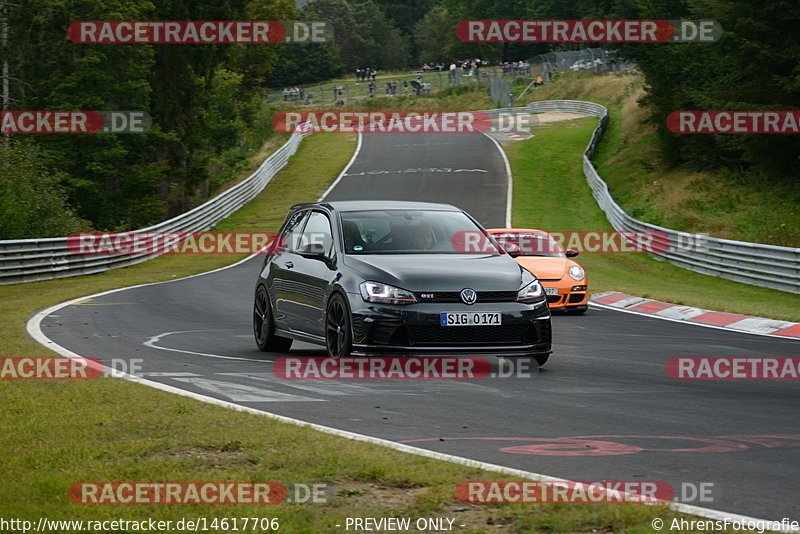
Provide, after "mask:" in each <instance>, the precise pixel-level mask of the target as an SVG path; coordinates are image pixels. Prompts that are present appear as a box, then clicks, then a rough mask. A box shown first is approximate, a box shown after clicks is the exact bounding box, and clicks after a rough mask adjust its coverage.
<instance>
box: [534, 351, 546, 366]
mask: <svg viewBox="0 0 800 534" xmlns="http://www.w3.org/2000/svg"><path fill="white" fill-rule="evenodd" d="M533 359H534V360H536V363H538V364H539V367H541V366H543V365H544V364H546V363H547V360H549V359H550V355H549V354H534V355H533Z"/></svg>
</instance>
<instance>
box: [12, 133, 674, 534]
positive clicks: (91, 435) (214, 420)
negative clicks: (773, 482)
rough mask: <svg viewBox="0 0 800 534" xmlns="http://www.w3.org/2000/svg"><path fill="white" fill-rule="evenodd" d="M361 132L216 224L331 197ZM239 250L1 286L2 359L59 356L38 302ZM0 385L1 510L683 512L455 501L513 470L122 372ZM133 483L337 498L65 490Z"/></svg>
mask: <svg viewBox="0 0 800 534" xmlns="http://www.w3.org/2000/svg"><path fill="white" fill-rule="evenodd" d="M589 127H590V125H589V124H588V123H587V124H585V125H582V126H580V127H579V128H578V129H576V130H575V131H576V132H578V131H580V132H583V133H585V131H588V128H589ZM565 131H568V129H566V128H565ZM579 135H582V133H579ZM579 135H578V136H579ZM578 136H573V137H572V140H576V139H577V138H578ZM536 139H540V137H537V138H536ZM354 141H355V140H354V138H352V137H348V136H345V135H315V136H311V137H308V138H306V139H305V140H304V141H303V143H302V145H301V147H300V150H299V151H298V153H297V155H296V156H295V157H294V158H293V159H292V160H291V161H290V163H289V165H288V166H287V167H286V168H285V169H284V170H283V171H281V172H280V173H279V174H278V175H277V176H276V177H275V178H274V179H273V181H272V182H271V183H270V184H269V185H268V186H267V188H266V189H265V191H264V192H263V193H262V194H261V195H259V196H258V197H257V198H256V199H255V200H253V201H252V202H251V203H249V204H248V205H247V206H245V207H244V208H242V209H241V210H239V211H237V212H236V213H235V214H233V215H232V216H231V217H229V218H228V219H226V220H225V221H223V222H222V223H220V224H219V225H217V227H216V228H215V230H267V231H269V230H275V229H277V227H278V225H279V224H280V222H281V221H282V219H283V217H284V214H285V213H286V210H287V209H288V207H289V206H290V205H291V204H294V203H296V202H301V201H309V200H314V199H316V198H317V197H318V196H319V194H320V193H321V192H322V191H323V190H324V189H325V188H326V186H327V185H328V184H329V183H330V182H331V180H333V178H334V177H335V176H336V175H337V174H338V172H339V171H340V170H341V169H342V168H343V166H344V165H345V164H346V162H347V161H348V159H349V158H350V156H351V154H352V152H353V149H354ZM566 141H569V139H567V140H566ZM565 156H568V154H567V153H565ZM522 190H523V188H522V184H520V191H522ZM578 190H579V189H577V186H576V191H578ZM237 259H239V258H238V257H233V256H203V255H199V256H198V255H190V256H164V257H161V258H157V259H154V260H150V261H148V262H145V263H143V264H139V265H136V266H133V267H128V268H124V269H117V270H113V271H109V272H106V273H103V274H99V275H92V276H83V277H79V278H72V279H65V280H51V281H45V282H37V283H30V284H21V285H13V286H2V287H0V328H1V329H2V332H3V337H2V340H1V341H0V356H3V357H6V356H48V355H52V353H51V352H50V351H48V350H47V349H45V348H44V347H42V346H40V345H38V344H37V343H35V342H34V341H33V340H31V339H30V338H28V337H27V335H26V333H25V330H24V324H25V322H26V320H27V319H28V318H29V317H30V316H31V314H32V313H34V311H36V310H37V309H41V308H43V307H46V306H49V305H52V304H54V303H57V302H62V301H64V300H67V299H70V298H75V297H79V296H83V295H86V294H90V293H94V292H98V291H103V290H107V289H112V288H117V287H123V286H128V285H133V284H141V283H147V282H154V281H160V280H169V279H172V278H177V277H181V276H186V275H189V274H193V273H197V272H202V271H206V270H209V269H213V268H216V267H220V266H222V265H225V264H228V263H231V262H233V261H235V260H237ZM0 391H2V393H0V402H2V404H3V410H2V411H0V428H2V429H3V432H2V433H0V447H2V449H3V450H4V451H5V453H4V454H3V455H2V458H0V465H2V473H3V475H4V479H5V484H3V486H2V488H0V510H2V511H3V517H4V518H5V519H8V518H11V517H13V518H22V519H27V520H32V521H36V520H37V519H38V518H39V517H47V518H49V519H84V520H89V519H90V520H110V519H117V518H125V519H138V520H141V519H145V518H148V517H153V518H157V519H160V520H173V521H175V520H178V519H180V518H184V517H185V518H197V517H207V518H214V517H218V518H222V517H246V516H247V517H251V516H253V515H257V516H259V517H278V518H279V519H280V523H281V528H280V531H281V532H288V533H292V534H295V533H306V532H308V533H322V532H341V531H342V529H341V528H336V527H335V526H334V525H335V524H336V523H339V524H341V523H342V521H344V519H345V518H346V517H386V516H409V517H419V516H434V515H436V516H445V517H456V518H457V519H458V520H459V524H460V523H464V524H466V525H467V527H466V528H463V529H459V531H460V532H464V533H465V534H469V533H476V534H477V533H482V532H514V533H516V532H559V533H560V532H564V533H570V532H595V531H598V530H601V531H603V532H628V533H639V532H641V533H645V532H648V533H649V532H652V530H651V528H650V521H651V518H652V517H654V516H659V517H661V518H662V519H664V520H665V521H670V520H671V519H672V518H673V517H680V514H675V513H673V512H672V511H670V510H667V509H666V507H664V506H656V507H646V506H641V505H633V504H625V505H619V504H617V505H597V504H595V505H577V504H575V505H530V506H523V505H519V506H499V505H483V506H481V505H467V504H463V503H461V502H459V501H457V500H456V499H455V495H454V493H455V486H456V484H458V483H459V482H461V481H464V480H470V479H475V480H479V479H488V480H497V479H500V478H507V477H503V476H502V475H497V474H494V473H488V472H483V471H478V470H475V469H470V468H466V467H461V466H458V465H454V464H449V463H445V462H439V461H433V460H428V459H424V458H420V457H416V456H410V455H405V454H402V453H399V452H395V451H392V450H387V449H385V448H382V447H377V446H373V445H368V444H364V443H358V442H352V441H348V440H344V439H341V438H336V437H333V436H329V435H325V434H322V433H319V432H315V431H312V430H309V429H307V428H302V427H297V426H293V425H287V424H283V423H278V422H276V421H274V420H270V419H267V418H264V417H260V416H257V415H252V414H246V413H241V412H235V411H231V410H226V409H223V408H220V407H215V406H210V405H206V404H204V403H201V402H199V401H195V400H192V399H188V398H185V397H180V396H176V395H171V394H168V393H165V392H162V391H158V390H154V389H150V388H145V387H144V386H141V385H137V384H133V383H130V382H124V381H121V380H114V379H99V380H87V381H70V382H55V381H54V382H47V381H6V382H4V383H3V384H2V389H1V390H0ZM126 480H127V481H279V482H306V483H325V484H328V485H329V486H330V489H331V494H332V495H333V498H332V500H330V501H329V502H328V503H326V504H316V505H275V506H274V507H266V508H264V507H259V508H257V509H254V508H253V507H252V506H244V505H242V506H191V505H185V506H175V505H172V506H167V505H136V506H124V505H119V506H111V505H97V506H88V505H80V504H75V503H73V502H71V501H70V500H69V499H68V497H67V490H68V489H69V487H70V486H71V485H72V484H74V483H76V482H81V481H94V482H101V481H126ZM254 510H255V511H254ZM212 531H213V530H212Z"/></svg>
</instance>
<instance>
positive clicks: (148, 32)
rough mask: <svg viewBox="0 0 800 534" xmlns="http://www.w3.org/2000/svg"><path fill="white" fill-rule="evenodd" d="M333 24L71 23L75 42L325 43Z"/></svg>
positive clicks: (272, 21) (214, 22)
mask: <svg viewBox="0 0 800 534" xmlns="http://www.w3.org/2000/svg"><path fill="white" fill-rule="evenodd" d="M331 29H332V27H331V25H330V24H327V23H325V22H322V21H292V22H279V21H275V20H238V21H230V20H169V21H168V20H160V21H155V20H87V21H77V22H73V23H72V24H70V25H69V28H68V29H67V38H69V40H70V41H72V42H73V43H76V44H233V43H238V44H266V43H282V42H283V43H324V42H326V41H329V40H330V39H331V38H332V30H331Z"/></svg>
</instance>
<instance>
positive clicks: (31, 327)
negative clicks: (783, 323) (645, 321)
mask: <svg viewBox="0 0 800 534" xmlns="http://www.w3.org/2000/svg"><path fill="white" fill-rule="evenodd" d="M495 144H497V142H496V141H495ZM498 147H499V144H498ZM360 148H361V137H360V135H359V144H358V147H357V148H356V153H355V154H354V155H353V158H352V159H351V161H350V163H348V165H347V167H345V168H344V169H343V171H342V173H341V174H344V172H345V171H346V170H347V169H348V168H349V166H350V164H352V162H353V161H354V160H355V157H356V155H357V154H358V152H359V150H360ZM499 148H500V150H501V153H502V154H503V158H504V159H505V161H506V164H508V158H506V155H505V152H503V151H502V147H499ZM508 173H509V174H508V177H509V194H510V192H511V187H512V185H511V184H512V181H511V174H510V173H511V171H510V167H509V169H508ZM340 176H341V175H340ZM338 180H339V178H337V181H338ZM333 185H335V184H332V185H331V187H329V188H328V190H331V189H333ZM328 192H329V191H326V192H325V193H324V194H323V196H322V197H320V198H321V199H324V197H325V196H326V195H327V194H328ZM510 214H511V203H510V202H508V198H507V206H506V224H508V225H509V226H510V224H511V220H510ZM258 255H259V254H251V255H250V256H248V257H246V258H244V259H242V260H240V261H237V262H236V263H232V264H230V265H226V266H224V267H220V268H218V269H214V270H212V271H207V272H204V273H198V274H193V275H190V276H185V277H183V278H175V279H173V280H165V281H163V282H151V283H148V284H139V285H135V286H130V287H121V288H117V289H111V290H108V291H103V292H101V293H95V294H93V295H87V296H83V297H78V298H75V299H72V300H68V301H66V302H62V303H60V304H55V305H53V306H50V307H48V308H45V309H43V310H40V311H38V312H37V313H35V314H34V315H33V316H32V317H31V318H30V319H29V320H28V322H27V324H26V329H27V331H28V335H30V336H31V337H32V338H33V339H34V340H35V341H37V342H38V343H39V344H41V345H43V346H45V347H47V348H49V349H50V350H52V351H54V352H56V353H58V354H60V355H61V356H64V357H65V358H71V359H77V360H81V361H84V358H83V357H82V356H80V355H78V354H76V353H74V352H72V351H71V350H69V349H67V348H65V347H62V346H61V345H59V344H57V343H56V342H54V341H53V340H51V339H50V338H48V337H47V336H46V335H45V334H44V333H43V332H42V321H43V320H44V319H45V318H46V317H47V316H48V315H50V314H51V313H54V312H57V311H58V310H60V309H62V308H65V307H67V306H70V305H71V304H73V303H75V302H79V301H81V300H83V299H86V298H97V297H101V296H104V295H110V294H112V293H117V292H120V291H127V290H129V289H134V288H138V287H145V286H153V285H160V284H169V283H171V282H177V281H180V280H188V279H190V278H196V277H199V276H205V275H207V274H211V273H216V272H219V271H224V270H227V269H230V268H232V267H236V266H237V265H240V264H242V263H244V262H246V261H248V260H250V259H252V258H254V257H256V256H258ZM590 305H593V306H595V307H600V308H608V309H611V310H616V311H620V312H624V313H633V314H636V315H646V314H642V313H637V312H634V311H630V310H620V309H617V308H611V307H608V306H604V305H598V304H592V303H590ZM647 316H648V317H653V316H652V315H647ZM656 318H657V319H661V320H665V321H675V322H681V323H682V324H697V323H686V322H684V321H676V320H675V319H667V318H664V317H662V318H658V317H656ZM697 326H706V327H708V326H711V325H702V324H697ZM721 330H723V329H722V328H721ZM751 333H753V332H751ZM753 334H755V333H753ZM755 335H769V334H755ZM769 336H770V337H771V338H772V339H775V338H776V337H777V336H773V335H769ZM115 376H118V377H119V378H122V379H124V380H128V381H131V382H135V383H138V384H141V385H144V386H147V387H151V388H154V389H158V390H160V391H165V392H167V393H173V394H175V395H180V396H183V397H188V398H191V399H195V400H198V401H201V402H205V403H208V404H213V405H215V406H221V407H223V408H228V409H231V410H236V411H240V412H245V413H249V414H254V415H259V416H262V417H267V418H269V419H272V420H275V421H279V422H282V423H288V424H292V425H296V426H301V427H306V428H310V429H312V430H317V431H319V432H323V433H326V434H331V435H334V436H338V437H341V438H345V439H350V440H353V441H363V442H366V443H371V444H373V445H379V446H382V447H386V448H388V449H393V450H396V451H399V452H405V453H408V454H413V455H415V456H421V457H424V458H431V459H434V460H441V461H444V462H449V463H453V464H457V465H463V466H466V467H471V468H476V469H483V470H486V471H492V472H495V473H501V474H505V475H510V476H514V477H520V478H524V479H528V480H538V481H552V482H564V481H566V479H563V478H556V477H552V476H549V475H543V474H540V473H534V472H531V471H523V470H521V469H514V468H511V467H505V466H501V465H497V464H490V463H487V462H481V461H478V460H472V459H469V458H463V457H460V456H454V455H451V454H445V453H441V452H435V451H431V450H427V449H420V448H417V447H412V446H410V445H405V444H403V443H396V442H393V441H389V440H386V439H381V438H376V437H373V436H366V435H364V434H358V433H356V432H349V431H347V430H339V429H337V428H332V427H328V426H324V425H318V424H316V423H309V422H307V421H302V420H300V419H295V418H293V417H286V416H283V415H278V414H275V413H271V412H266V411H263V410H257V409H255V408H250V407H248V406H242V405H240V404H236V403H232V402H228V401H223V400H220V399H215V398H214V397H208V396H206V395H200V394H197V393H192V392H190V391H186V390H183V389H180V388H177V387H173V386H169V385H166V384H162V383H160V382H154V381H152V380H146V379H143V378H141V377H137V376H134V375H130V374H127V373H121V372H118V371H117V372H116V374H115ZM670 507H671V508H672V509H673V510H677V511H678V512H683V513H686V514H692V515H696V516H698V517H705V518H708V519H720V520H722V519H725V518H728V519H730V520H732V521H766V520H764V519H757V518H753V517H749V516H744V515H740V514H734V513H730V512H722V511H719V510H712V509H710V508H702V507H699V506H693V505H690V504H685V503H670ZM783 532H798V530H797V529H788V528H787V529H785V530H783Z"/></svg>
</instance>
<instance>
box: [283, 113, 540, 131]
mask: <svg viewBox="0 0 800 534" xmlns="http://www.w3.org/2000/svg"><path fill="white" fill-rule="evenodd" d="M272 124H273V126H274V128H275V131H276V132H282V133H296V132H299V133H356V132H361V133H389V134H400V133H408V134H430V133H444V134H461V133H487V132H505V133H507V132H512V131H522V130H524V131H529V130H530V129H531V128H532V127H533V126H535V124H536V117H535V116H533V115H529V114H515V113H502V112H500V113H493V114H491V115H490V114H489V113H487V112H485V111H433V110H425V111H338V110H327V111H326V110H302V111H279V112H277V113H275V115H274V116H273V118H272Z"/></svg>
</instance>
